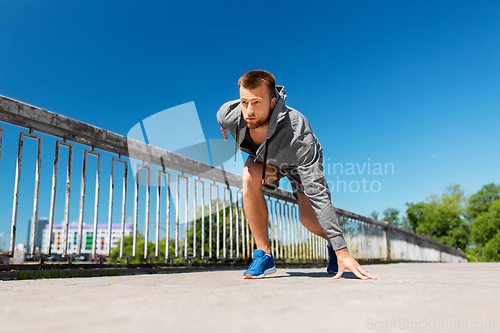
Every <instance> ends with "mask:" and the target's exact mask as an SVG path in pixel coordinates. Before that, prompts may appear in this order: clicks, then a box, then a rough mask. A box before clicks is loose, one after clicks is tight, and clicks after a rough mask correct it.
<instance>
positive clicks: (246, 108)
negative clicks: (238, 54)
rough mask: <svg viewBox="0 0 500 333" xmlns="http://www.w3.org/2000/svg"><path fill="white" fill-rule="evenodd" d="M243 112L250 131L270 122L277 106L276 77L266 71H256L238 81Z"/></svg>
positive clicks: (246, 74)
mask: <svg viewBox="0 0 500 333" xmlns="http://www.w3.org/2000/svg"><path fill="white" fill-rule="evenodd" d="M238 87H239V88H240V101H241V111H242V113H243V118H244V119H245V122H246V123H247V127H248V128H250V129H253V128H258V127H260V126H263V125H266V124H267V123H268V122H269V117H270V114H271V110H272V109H274V107H275V106H276V97H275V96H274V88H275V80H274V76H273V75H272V74H271V73H269V72H266V71H262V70H255V71H250V72H248V73H245V74H244V75H243V76H242V77H240V79H239V80H238Z"/></svg>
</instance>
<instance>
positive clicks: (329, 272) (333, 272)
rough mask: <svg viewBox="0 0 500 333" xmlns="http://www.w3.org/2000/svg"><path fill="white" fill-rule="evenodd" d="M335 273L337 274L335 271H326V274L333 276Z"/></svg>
mask: <svg viewBox="0 0 500 333" xmlns="http://www.w3.org/2000/svg"><path fill="white" fill-rule="evenodd" d="M335 273H337V272H335V271H328V274H335Z"/></svg>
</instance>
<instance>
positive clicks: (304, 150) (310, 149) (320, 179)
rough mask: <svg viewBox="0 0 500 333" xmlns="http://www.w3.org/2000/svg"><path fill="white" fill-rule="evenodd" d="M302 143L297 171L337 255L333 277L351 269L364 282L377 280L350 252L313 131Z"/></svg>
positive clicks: (319, 147)
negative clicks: (333, 203) (336, 270)
mask: <svg viewBox="0 0 500 333" xmlns="http://www.w3.org/2000/svg"><path fill="white" fill-rule="evenodd" d="M303 142H304V143H307V144H303V145H302V146H301V148H300V149H299V150H298V151H297V153H298V155H297V159H298V167H297V170H298V173H299V176H300V180H301V182H302V185H303V186H304V193H305V194H306V196H307V198H308V200H309V202H310V203H311V206H312V208H313V209H314V212H315V213H316V217H317V218H318V221H319V223H320V225H321V227H322V228H323V230H324V231H325V233H326V235H327V237H328V238H329V239H330V243H331V245H332V247H333V249H334V250H335V254H336V255H337V260H338V265H339V271H338V273H337V274H336V275H335V276H334V277H333V278H334V279H339V278H340V277H341V276H342V274H343V273H344V272H345V271H346V270H349V271H351V272H352V273H354V274H355V275H356V276H357V277H358V278H360V279H362V280H366V279H368V278H370V279H376V277H375V276H373V275H371V274H370V273H368V272H366V271H365V270H364V269H363V268H362V267H361V266H360V265H359V263H358V262H357V261H356V260H355V259H354V258H353V257H352V256H351V255H350V254H349V251H348V250H347V244H346V242H345V240H344V237H343V235H342V228H341V227H340V223H339V220H338V217H337V214H336V213H335V209H334V208H333V205H332V202H331V194H330V189H329V188H328V184H327V182H326V179H325V175H324V173H323V165H322V163H323V156H322V148H321V146H320V144H319V142H318V141H317V139H316V137H315V136H314V135H312V133H310V132H309V133H308V134H305V137H304V141H303Z"/></svg>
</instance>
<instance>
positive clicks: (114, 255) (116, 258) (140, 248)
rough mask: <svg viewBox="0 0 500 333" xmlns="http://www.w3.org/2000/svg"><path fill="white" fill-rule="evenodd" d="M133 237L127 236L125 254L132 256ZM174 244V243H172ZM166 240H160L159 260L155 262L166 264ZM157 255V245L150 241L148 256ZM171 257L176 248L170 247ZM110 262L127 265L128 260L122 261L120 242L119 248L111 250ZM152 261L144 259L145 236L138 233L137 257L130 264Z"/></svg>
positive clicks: (131, 259)
mask: <svg viewBox="0 0 500 333" xmlns="http://www.w3.org/2000/svg"><path fill="white" fill-rule="evenodd" d="M132 242H133V239H132V235H130V236H126V237H125V239H124V249H123V250H124V254H125V255H132ZM170 244H172V242H170ZM165 245H166V244H165V238H164V239H162V240H160V249H159V250H160V255H159V257H158V258H157V259H154V260H153V262H156V263H162V262H165ZM154 253H155V244H154V243H153V242H150V241H148V254H149V255H150V256H152V255H154ZM169 253H170V255H173V254H174V247H173V246H172V245H170V248H169ZM109 261H110V262H113V263H116V262H121V263H125V262H126V261H127V260H126V259H120V242H118V246H117V247H115V248H114V249H112V250H111V253H110V256H109ZM149 261H150V259H144V236H143V235H142V234H141V233H137V247H136V255H135V258H130V260H129V262H130V263H134V264H135V263H148V262H149Z"/></svg>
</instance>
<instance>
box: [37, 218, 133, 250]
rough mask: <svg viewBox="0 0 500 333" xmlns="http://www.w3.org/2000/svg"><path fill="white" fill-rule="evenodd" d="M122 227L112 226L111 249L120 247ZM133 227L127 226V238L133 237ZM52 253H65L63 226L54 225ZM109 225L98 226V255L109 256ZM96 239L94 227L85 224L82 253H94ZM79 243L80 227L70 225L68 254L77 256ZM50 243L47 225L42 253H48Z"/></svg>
mask: <svg viewBox="0 0 500 333" xmlns="http://www.w3.org/2000/svg"><path fill="white" fill-rule="evenodd" d="M121 231H122V227H121V225H120V224H113V225H112V226H111V248H115V247H117V246H118V242H119V241H120V238H121ZM132 232H133V225H132V224H126V225H125V236H130V235H132ZM52 233H53V236H52V251H51V252H52V253H53V254H62V253H63V245H64V244H63V243H62V242H63V239H64V229H63V225H62V224H54V227H53V230H52ZM108 236H109V233H108V225H107V224H98V225H97V240H96V241H97V249H96V253H97V255H107V252H106V251H107V248H108V238H109V237H108ZM93 239H94V226H93V225H92V224H86V223H84V224H83V230H82V251H81V253H89V254H90V253H92V241H93ZM77 242H78V225H77V224H70V225H68V251H67V253H68V254H76V252H77V251H76V250H77ZM48 243H49V226H48V225H47V226H46V227H45V229H44V230H43V235H42V253H47V245H48Z"/></svg>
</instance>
